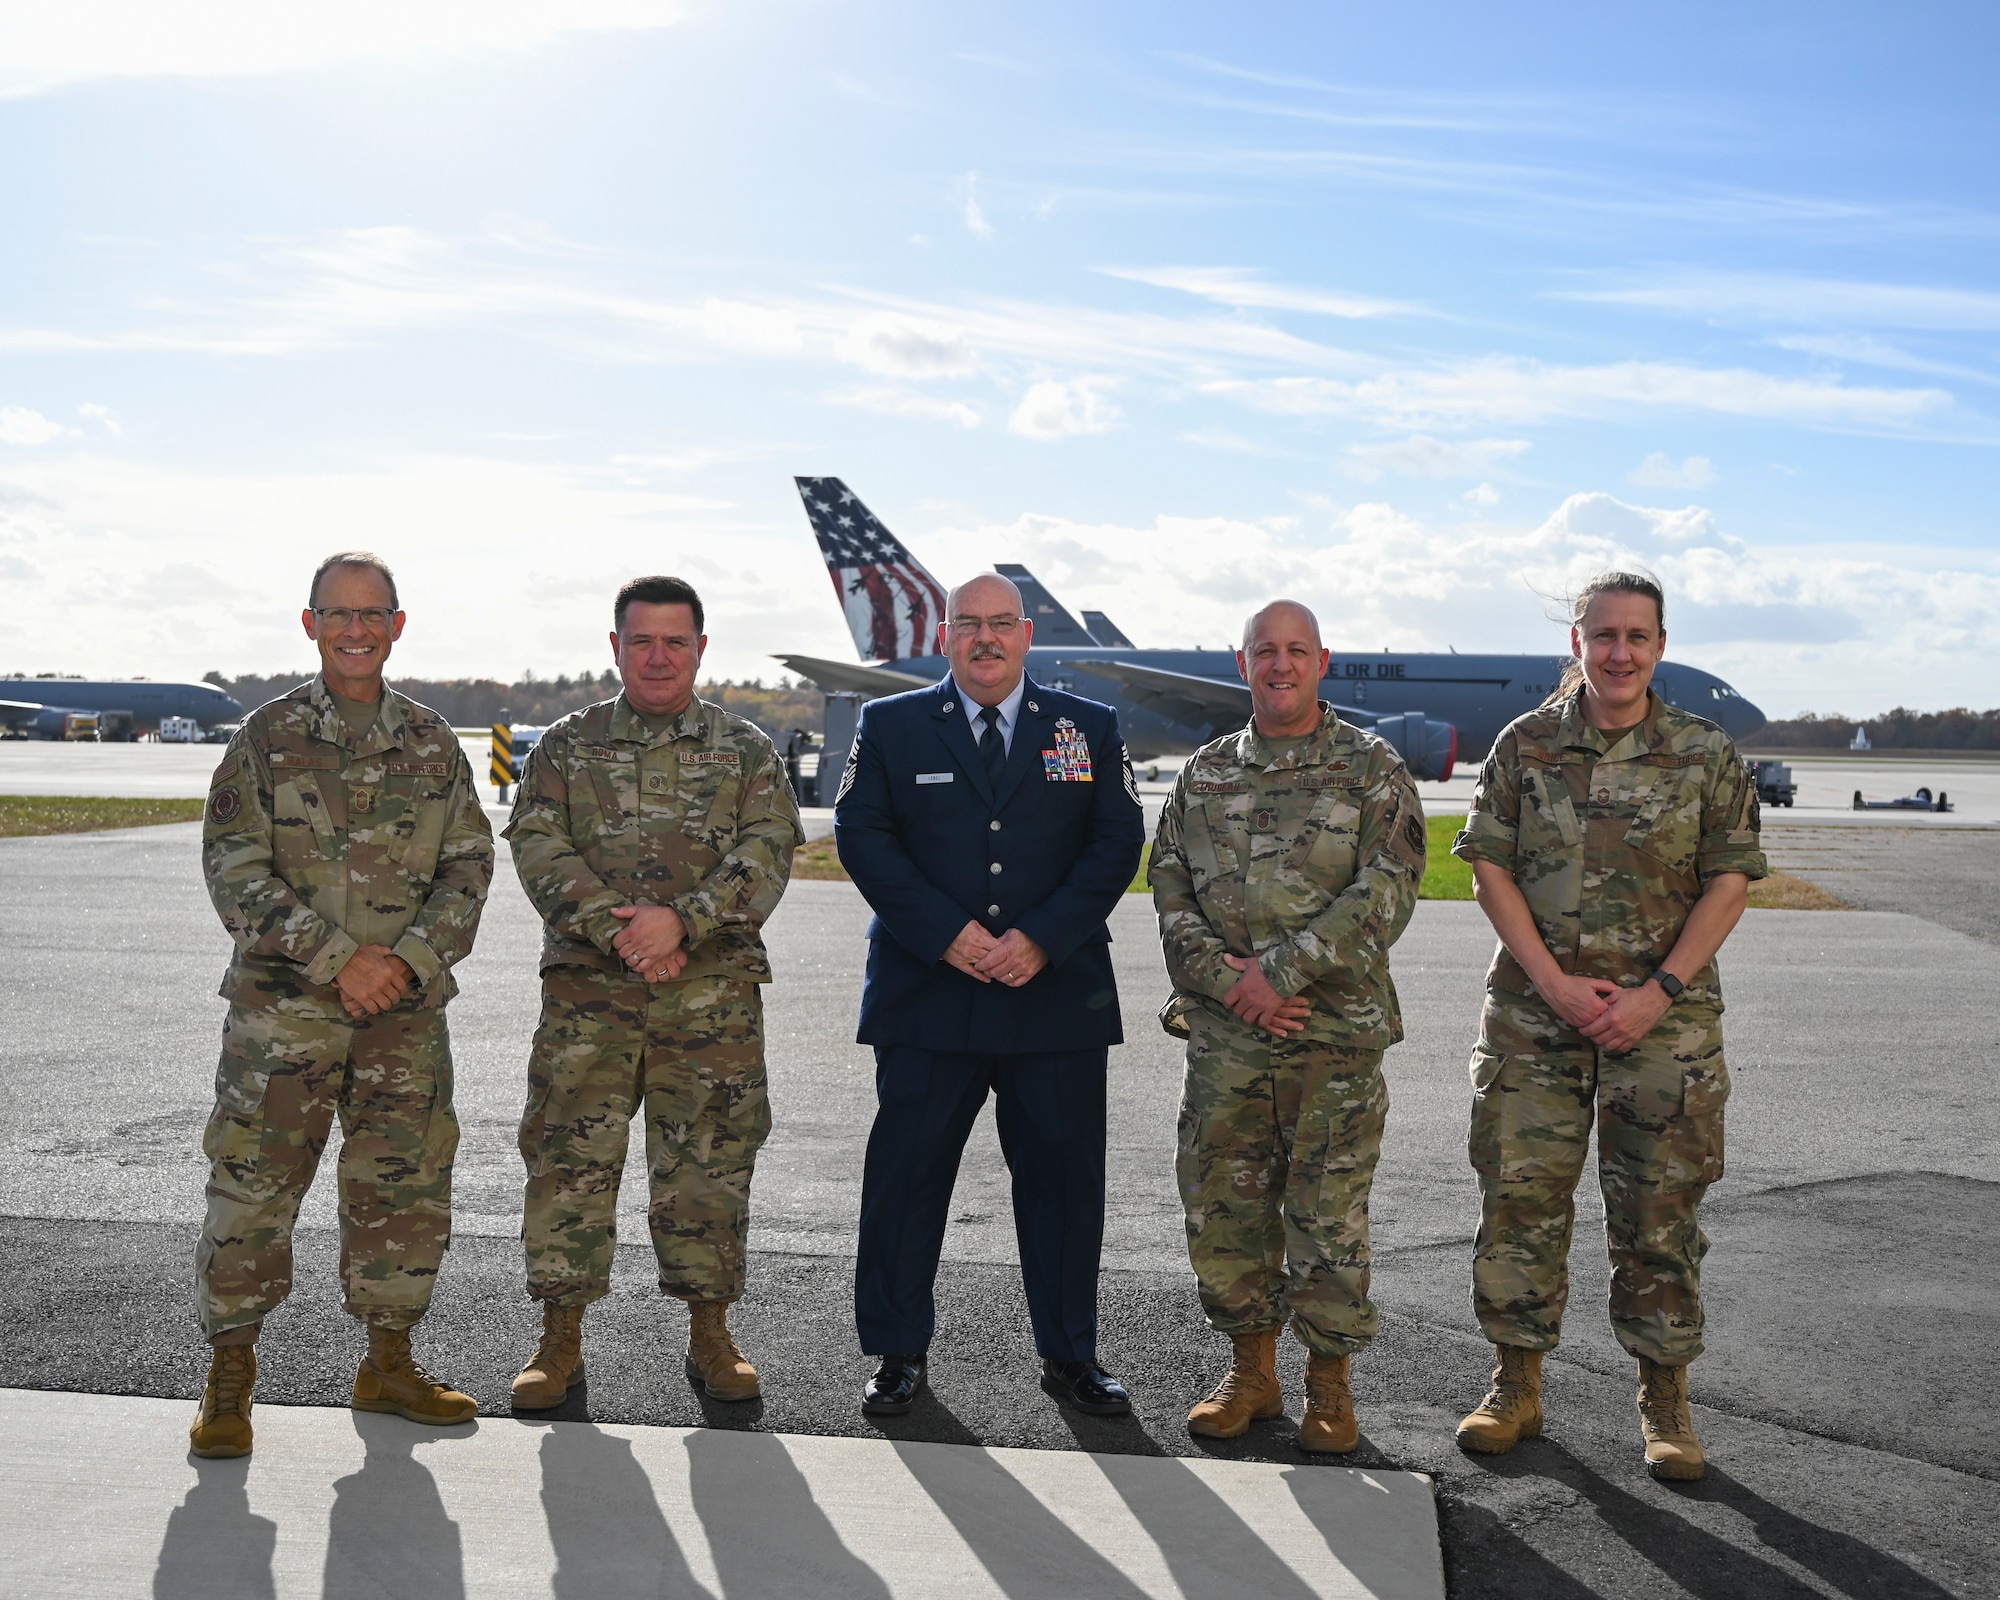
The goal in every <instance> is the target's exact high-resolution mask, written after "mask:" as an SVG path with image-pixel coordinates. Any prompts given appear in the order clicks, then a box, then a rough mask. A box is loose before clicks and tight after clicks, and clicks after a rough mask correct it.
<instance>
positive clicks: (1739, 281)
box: [1553, 273, 2000, 333]
mask: <svg viewBox="0 0 2000 1600" xmlns="http://www.w3.org/2000/svg"><path fill="white" fill-rule="evenodd" d="M1553 297H1554V298H1556V299H1563V300H1582V301H1588V302H1591V303H1594V304H1598V305H1615V306H1632V307H1635V308H1637V309H1639V310H1645V311H1664V312H1670V313H1673V314H1675V315H1680V316H1691V317H1713V318H1726V319H1746V320H1755V321H1762V322H1779V323H1788V324H1791V325H1792V326H1794V327H1797V326H1799V325H1801V324H1809V323H1822V324H1835V325H1841V326H1846V327H1861V328H1911V329H1929V330H1936V331H1941V332H1980V333H1993V332H2000V294H1995V293H1992V292H1990V291H1988V290H1983V289H1960V288H1950V287H1944V286H1938V285H1930V284H1911V283H1868V282H1863V281H1858V280H1841V279H1834V278H1813V277H1803V276H1790V275H1777V274H1771V275H1756V274H1721V273H1716V274H1699V275H1694V276H1689V277H1683V278H1675V279H1671V280H1667V281H1663V282H1659V283H1651V284H1636V285H1632V286H1630V287H1627V288H1622V289H1564V290H1557V291H1554V292H1553Z"/></svg>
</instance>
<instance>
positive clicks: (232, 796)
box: [208, 784, 243, 824]
mask: <svg viewBox="0 0 2000 1600" xmlns="http://www.w3.org/2000/svg"><path fill="white" fill-rule="evenodd" d="M242 809H243V794H242V791H241V790H239V789H238V788H237V787H236V786H235V785H234V784H230V785H229V786H228V787H226V788H222V789H217V790H216V791H215V793H214V794H212V795H210V796H209V797H208V820H209V821H210V822H214V823H218V824H221V823H229V822H233V821H235V820H236V814H237V813H238V812H239V811H241V810H242Z"/></svg>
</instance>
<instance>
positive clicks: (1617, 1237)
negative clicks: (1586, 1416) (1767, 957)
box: [1452, 690, 1768, 1476]
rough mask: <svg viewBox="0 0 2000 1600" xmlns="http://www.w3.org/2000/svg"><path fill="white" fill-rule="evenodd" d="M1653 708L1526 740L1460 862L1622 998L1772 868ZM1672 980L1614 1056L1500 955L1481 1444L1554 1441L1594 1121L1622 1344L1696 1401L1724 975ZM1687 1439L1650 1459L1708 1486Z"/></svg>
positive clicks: (1753, 830)
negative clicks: (1494, 1359)
mask: <svg viewBox="0 0 2000 1600" xmlns="http://www.w3.org/2000/svg"><path fill="white" fill-rule="evenodd" d="M1647 696H1648V698H1647V710H1646V714H1645V718H1644V720H1643V721H1642V722H1640V723H1638V724H1636V725H1635V726H1631V727H1628V728H1625V729H1623V730H1622V731H1615V730H1614V731H1608V732H1607V731H1603V730H1600V729H1598V728H1596V727H1593V726H1592V725H1591V724H1590V722H1589V721H1588V720H1586V718H1585V715H1584V707H1583V691H1581V690H1579V691H1577V692H1575V693H1572V694H1569V695H1566V696H1563V697H1560V698H1558V699H1556V700H1553V701H1551V702H1550V703H1549V704H1547V705H1544V706H1542V707H1541V708H1539V709H1538V710H1535V711H1533V712H1530V713H1529V714H1528V715H1526V716H1524V717H1521V718H1519V719H1517V720H1516V721H1515V722H1513V723H1512V724H1510V725H1509V726H1508V727H1507V728H1506V729H1505V730H1504V731H1503V732H1502V733H1501V735H1500V737H1499V739H1498V740H1497V741H1496V742H1495V744H1494V747H1493V751H1492V753H1491V754H1490V755H1489V756H1488V757H1487V759H1486V762H1485V764H1484V766H1483V767H1482V768H1481V770H1480V774H1479V783H1478V788H1477V790H1476V791H1475V793H1474V797H1473V802H1472V810H1471V815H1470V816H1468V817H1467V819H1466V826H1465V831H1464V832H1462V833H1461V834H1459V836H1458V838H1457V840H1456V841H1455V843H1454V844H1453V846H1452V850H1453V853H1454V854H1455V855H1458V856H1459V857H1461V858H1463V859H1465V860H1467V861H1471V862H1473V863H1475V864H1477V863H1489V864H1491V866H1493V867H1497V868H1499V869H1501V870H1502V871H1504V872H1506V873H1508V874H1511V876H1512V881H1513V883H1514V884H1515V885H1517V886H1518V888H1519V890H1520V892H1521V895H1522V896H1523V897H1524V898H1525V900H1526V902H1527V906H1528V909H1529V911H1530V912H1531V913H1532V914H1533V918H1534V928H1535V932H1536V933H1537V934H1539V936H1540V938H1541V940H1542V942H1543V943H1544V944H1545V945H1546V947H1547V950H1548V953H1549V954H1550V955H1551V956H1553V957H1554V960H1555V963H1556V965H1557V966H1558V967H1559V968H1560V970H1561V972H1562V973H1564V974H1568V975H1570V976H1573V977H1581V978H1587V979H1595V980H1599V982H1600V987H1601V988H1602V989H1603V991H1604V992H1605V993H1606V994H1607V995H1615V994H1617V993H1618V992H1619V991H1629V990H1633V989H1637V988H1639V987H1641V986H1643V985H1645V984H1647V982H1648V981H1649V980H1650V979H1653V978H1654V976H1655V975H1656V974H1658V973H1660V972H1661V971H1662V970H1663V967H1664V965H1665V964H1666V963H1667V962H1668V960H1669V956H1670V953H1671V952H1673V951H1674V950H1675V947H1676V945H1677V944H1678V943H1679V941H1680V940H1681V937H1682V933H1683V930H1684V929H1685V928H1686V926H1687V923H1688V919H1689V916H1690V913H1691V912H1692V911H1693V910H1694V908H1695V906H1696V904H1697V903H1698V902H1699V901H1700V900H1701V898H1702V896H1703V894H1704V892H1705V890H1706V889H1707V888H1708V886H1709V885H1711V884H1712V883H1714V882H1715V880H1716V879H1717V878H1718V876H1720V875H1723V874H1740V875H1741V876H1742V879H1743V880H1744V882H1746V883H1747V882H1748V881H1749V880H1751V879H1756V878H1761V877H1763V876H1765V874H1766V872H1767V870H1768V869H1767V867H1766V865H1765V860H1764V856H1763V852H1762V850H1761V849H1760V848H1759V840H1758V830H1759V819H1758V810H1757V791H1756V787H1755V785H1754V784H1753V783H1752V781H1751V779H1750V776H1749V773H1748V770H1747V769H1746V768H1745V766H1744V764H1743V762H1742V760H1741V759H1740V758H1739V757H1738V756H1737V754H1736V750H1735V747H1734V745H1733V744H1732V743H1731V742H1730V739H1729V737H1728V735H1727V734H1725V733H1724V732H1723V731H1722V730H1721V729H1720V728H1718V727H1716V726H1715V725H1714V724H1712V723H1709V722H1706V721H1703V720H1702V719H1701V718H1699V717H1696V716H1693V715H1691V714H1690V713H1688V712H1685V711H1680V710H1677V709H1676V708H1674V707H1672V706H1669V705H1667V704H1666V703H1665V702H1664V701H1662V700H1661V699H1660V697H1659V696H1658V695H1657V694H1656V693H1653V692H1652V691H1650V690H1648V691H1647ZM1739 904H1740V901H1739ZM1724 931H1725V932H1726V928H1725V930H1724ZM1718 942H1719V940H1718ZM1682 964H1683V965H1689V964H1691V963H1690V962H1689V961H1687V960H1686V958H1683V961H1682ZM1668 976H1669V977H1672V974H1669V975H1668ZM1673 981H1674V983H1677V984H1678V985H1680V987H1679V992H1678V994H1673V995H1672V998H1671V1001H1670V1003H1668V1001H1667V996H1668V995H1669V994H1672V990H1671V987H1670V986H1669V985H1668V984H1667V983H1664V982H1663V983H1662V984H1661V985H1660V987H1661V990H1662V995H1661V1003H1662V1004H1663V1005H1664V1007H1665V1010H1664V1015H1663V1016H1662V1017H1661V1018H1660V1020H1659V1021H1658V1022H1657V1023H1655V1024H1654V1025H1653V1026H1652V1027H1651V1030H1650V1031H1649V1032H1647V1033H1646V1034H1645V1035H1644V1036H1643V1037H1642V1038H1640V1039H1639V1040H1638V1041H1637V1042H1636V1044H1634V1045H1633V1046H1632V1047H1631V1048H1627V1049H1607V1048H1604V1047H1602V1046H1601V1045H1599V1044H1598V1043H1596V1042H1594V1041H1593V1040H1592V1039H1591V1038H1589V1037H1586V1036H1585V1035H1584V1033H1582V1032H1581V1031H1579V1030H1578V1028H1576V1027H1574V1026H1572V1025H1571V1024H1570V1023H1569V1022H1566V1021H1565V1020H1564V1019H1563V1018H1562V1016H1560V1015H1559V1014H1558V1013H1557V1011H1556V1010H1555V1009H1554V1007H1553V1006H1552V1005H1551V1003H1550V1002H1549V1001H1548V1000H1547V999H1546V998H1545V997H1543V996H1542V995H1541V994H1539V993H1538V992H1537V990H1536V987H1535V984H1534V983H1533V982H1532V981H1531V980H1530V978H1529V976H1528V974H1527V972H1526V971H1525V970H1524V968H1523V966H1522V964H1521V962H1520V960H1518V959H1517V958H1516V956H1515V955H1514V954H1513V953H1512V952H1511V951H1510V950H1509V949H1508V948H1507V945H1506V944H1504V943H1503V944H1502V945H1501V946H1500V947H1499V948H1498V950H1497V951H1496V952H1495V954H1494V957H1493V963H1492V966H1491V968H1490V969H1489V970H1488V972H1487V976H1486V987H1487V997H1486V1005H1485V1010H1484V1013H1483V1015H1482V1017H1481V1019H1480V1031H1479V1043H1478V1044H1477V1046H1475V1048H1474V1050H1473V1054H1472V1066H1471V1073H1472V1087H1473V1091H1474V1100H1473V1109H1472V1130H1471V1137H1470V1154H1471V1159H1472V1165H1473V1167H1474V1169H1475V1170H1476V1171H1477V1173H1478V1175H1479V1185H1480V1195H1481V1214H1480V1227H1479V1237H1478V1241H1477V1244H1476V1246H1475V1253H1474V1258H1473V1275H1472V1281H1473V1287H1472V1297H1473V1305H1474V1309H1475V1311H1476V1313H1477V1315H1478V1318H1479V1325H1480V1327H1481V1328H1482V1329H1483V1330H1484V1331H1485V1333H1486V1336H1487V1337H1488V1338H1489V1339H1490V1340H1491V1341H1492V1342H1493V1344H1494V1345H1495V1346H1496V1352H1497V1356H1498V1360H1499V1365H1500V1368H1501V1371H1500V1372H1498V1373H1496V1379H1495V1391H1494V1394H1493V1395H1490V1396H1489V1402H1490V1404H1489V1405H1488V1406H1486V1407H1485V1408H1483V1409H1484V1410H1485V1411H1487V1412H1490V1413H1491V1414H1490V1415H1484V1416H1482V1413H1481V1412H1475V1413H1474V1414H1473V1416H1472V1417H1469V1418H1468V1419H1467V1421H1466V1424H1465V1425H1464V1426H1463V1427H1462V1428H1461V1432H1460V1440H1461V1443H1463V1444H1465V1445H1466V1446H1467V1447H1468V1448H1472V1449H1477V1450H1486V1451H1493V1450H1494V1448H1495V1446H1497V1447H1498V1448H1499V1449H1501V1450H1504V1449H1506V1448H1511V1446H1512V1443H1513V1441H1514V1438H1515V1437H1532V1436H1533V1434H1534V1433H1535V1432H1538V1431H1539V1429H1540V1405H1539V1370H1540V1360H1541V1356H1542V1354H1543V1353H1545V1352H1547V1351H1549V1350H1552V1349H1554V1348H1555V1345H1556V1342H1557V1339H1558V1337H1559V1335H1560V1332H1561V1326H1562V1314H1563V1309H1564V1305H1565V1303H1566V1301H1567V1299H1568V1294H1569V1274H1568V1257H1569V1246H1570V1233H1571V1227H1572V1224H1573V1222H1574V1220H1575V1212H1576V1208H1575V1201H1574V1194H1575V1190H1576V1185H1577V1182H1578V1180H1579V1179H1580V1178H1581V1176H1582V1173H1583V1165H1584V1159H1585V1155H1586V1152H1587V1150H1588V1148H1589V1144H1590V1134H1591V1129H1592V1126H1593V1125H1595V1127H1596V1130H1597V1137H1598V1176H1599V1182H1600V1184H1601V1186H1602V1189H1603V1194H1604V1210H1605V1232H1606V1241H1607V1244H1608V1246H1609V1250H1610V1256H1611V1268H1612V1272H1611V1288H1610V1302H1611V1303H1610V1311H1611V1325H1612V1330H1613V1332H1614V1333H1615V1334H1616V1336H1617V1338H1618V1341H1619V1343H1620V1344H1621V1345H1623V1346H1624V1347H1625V1349H1626V1350H1627V1351H1629V1352H1630V1353H1631V1354H1632V1355H1633V1356H1634V1357H1636V1358H1639V1360H1640V1361H1641V1364H1642V1370H1643V1371H1644V1372H1647V1373H1650V1372H1653V1371H1654V1370H1655V1369H1659V1372H1660V1374H1661V1377H1660V1381H1661V1382H1662V1383H1667V1384H1673V1383H1678V1384H1679V1385H1680V1389H1681V1393H1682V1395H1683V1396H1684V1394H1685V1374H1684V1369H1685V1367H1686V1365H1687V1364H1688V1363H1689V1362H1691V1361H1692V1360H1694V1358H1695V1357H1696V1356H1698V1355H1700V1354H1701V1350H1702V1307H1701V1292H1700V1288H1701V1259H1702V1257H1703V1256H1704V1255H1705V1254H1706V1253H1707V1250H1708V1240H1707V1237H1706V1236H1705V1235H1704V1234H1703V1233H1702V1231H1701V1229H1700V1228H1699V1226H1698V1225H1697V1223H1696V1220H1695V1213H1696V1208H1697V1207H1698V1206H1699V1204H1700V1201H1701V1197H1702V1195H1703V1193H1704V1192H1705V1191H1706V1190H1707V1188H1708V1186H1709V1185H1710V1184H1711V1183H1713V1182H1715V1180H1716V1179H1718V1178H1720V1177H1721V1176H1722V1167H1723V1104H1724V1102H1725V1101H1726V1100H1727V1099H1728V1096H1729V1070H1728V1067H1727V1066H1726V1065H1725V1064H1724V1060H1723V1051H1722V1024H1721V1018H1722V1009H1723V1007H1722V989H1721V981H1720V978H1719V976H1718V974H1717V971H1716V966H1715V962H1714V961H1713V959H1709V960H1707V961H1705V962H1704V963H1702V964H1701V965H1700V966H1699V968H1698V969H1697V970H1695V971H1692V972H1689V973H1687V974H1686V975H1685V976H1684V977H1680V978H1675V979H1674V980H1673ZM1613 986H1616V987H1615V988H1613ZM1516 1368H1519V1369H1521V1370H1520V1371H1518V1372H1517V1371H1515V1370H1514V1369H1516ZM1529 1368H1532V1369H1533V1370H1532V1372H1530V1371H1528V1369H1529ZM1530 1379H1532V1387H1533V1389H1534V1396H1533V1398H1534V1402H1535V1403H1534V1405H1533V1408H1532V1416H1531V1417H1529V1418H1528V1422H1527V1426H1526V1427H1525V1428H1524V1427H1521V1426H1519V1424H1520V1422H1521V1420H1522V1419H1521V1418H1520V1417H1517V1416H1515V1415H1514V1414H1513V1413H1514V1411H1517V1410H1521V1411H1524V1414H1525V1401H1524V1399H1523V1395H1525V1392H1526V1389H1527V1387H1528V1386H1529V1383H1530ZM1510 1385H1511V1386H1512V1388H1514V1389H1520V1390H1522V1391H1523V1394H1522V1395H1516V1394H1513V1393H1511V1391H1510ZM1643 1409H1644V1408H1643V1405H1642V1410H1643ZM1683 1409H1684V1407H1683ZM1649 1438H1650V1435H1649ZM1687 1444H1688V1446H1689V1447H1690V1448H1688V1449H1685V1450H1683V1451H1682V1452H1681V1456H1684V1457H1685V1459H1684V1460H1679V1458H1677V1457H1676V1458H1672V1459H1669V1457H1670V1454H1671V1453H1669V1452H1663V1451H1654V1452H1649V1463H1650V1464H1651V1465H1652V1466H1653V1467H1654V1469H1655V1473H1656V1475H1657V1476H1699V1475H1700V1472H1699V1466H1700V1462H1699V1456H1698V1447H1694V1444H1693V1438H1692V1431H1691V1427H1690V1429H1689V1432H1688V1440H1687ZM1653 1456H1658V1457H1660V1459H1658V1460H1652V1459H1650V1458H1651V1457H1653ZM1675 1460H1679V1465H1680V1466H1681V1467H1685V1468H1686V1469H1688V1470H1685V1471H1683V1470H1674V1469H1673V1468H1674V1461H1675Z"/></svg>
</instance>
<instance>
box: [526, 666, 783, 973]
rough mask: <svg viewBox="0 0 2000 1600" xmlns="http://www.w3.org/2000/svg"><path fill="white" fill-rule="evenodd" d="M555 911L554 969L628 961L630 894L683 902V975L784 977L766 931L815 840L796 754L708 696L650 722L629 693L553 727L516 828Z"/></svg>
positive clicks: (531, 873) (536, 894)
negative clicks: (795, 788) (620, 947)
mask: <svg viewBox="0 0 2000 1600" xmlns="http://www.w3.org/2000/svg"><path fill="white" fill-rule="evenodd" d="M502 836H503V837H504V838H505V839H506V840H507V841H508V842H509V843H510V844H511V845H512V846H513V848H514V867H515V870H516V871H517V872H519V873H520V876H521V884H522V887H523V888H525V889H526V890H527V891H528V898H529V899H530V900H532V901H533V902H534V905H535V909H536V910H537V911H539V912H540V913H541V914H542V923H543V936H542V970H543V971H544V972H546V971H548V970H549V968H551V967H559V966H566V965H574V966H585V967H595V968H597V969H598V970H599V971H603V972H624V971H625V970H627V969H626V966H625V963H624V962H623V961H622V960H620V959H619V956H618V954H617V952H616V951H615V950H614V949H613V948H612V943H611V941H612V940H613V939H615V938H617V936H618V934H619V931H620V930H621V929H623V928H624V926H625V923H624V922H622V921H621V920H620V919H619V918H617V917H614V916H612V914H611V912H612V909H613V908H614V907H617V906H629V905H653V906H671V907H673V909H674V910H675V911H677V912H678V913H680V918H681V921H682V922H683V923H684V924H685V925H686V927H687V950H688V964H687V966H686V967H685V968H684V969H682V972H681V975H680V979H679V981H681V982H687V981H689V980H690V979H694V978H700V977H714V976H718V975H726V976H733V977H737V978H748V979H750V980H752V981H754V982H757V983H768V982H770V980H771V961H770V957H769V956H767V955H766V954H765V952H764V941H763V939H762V937H761V935H760V931H759V930H761V929H762V927H763V925H764V921H765V919H766V918H767V917H769V916H770V915H771V913H772V912H773V911H775V910H776V909H777V906H778V900H779V898H780V897H781V896H782V895H783V894H784V892H785V885H786V884H787V883H788V882H789V881H790V879H791V874H792V852H793V850H795V849H796V848H797V847H798V846H799V845H801V844H803V843H804V842H805V833H804V831H803V830H802V829H801V828H800V827H799V808H798V803H797V802H796V801H795V800H794V799H793V798H792V789H791V785H790V783H789V782H787V781H786V778H785V769H784V764H783V762H782V761H781V760H780V758H779V756H778V752H777V750H776V749H775V748H774V747H773V746H772V744H771V741H770V740H769V739H768V738H766V737H765V736H764V733H763V731H762V730H761V729H759V728H758V727H757V725H756V724H755V723H752V722H747V721H745V720H744V719H743V718H742V717H738V716H733V715H731V714H730V713H729V712H727V711H725V710H723V709H722V707H721V706H718V705H711V704H710V703H709V702H708V701H706V700H695V701H694V702H692V703H691V704H690V705H689V706H688V707H687V709H686V710H684V711H682V712H681V713H680V714H679V715H678V716H674V717H668V718H663V719H656V720H655V721H654V722H652V723H651V724H650V725H649V723H648V721H647V720H646V719H644V718H642V717H641V716H640V715H639V714H638V713H637V712H635V711H634V710H633V709H632V707H631V705H630V704H629V703H628V702H627V701H626V699H625V696H624V695H623V694H622V693H621V694H620V695H619V696H618V697H617V698H616V699H614V700H605V701H601V702H600V703H598V704H597V705H594V706H587V707H585V708H584V709H583V710H582V711H575V712H572V713H571V714H570V715H569V716H566V717H564V718H563V719H562V721H560V722H558V723H557V724H556V725H555V726H554V727H552V728H550V729H549V731H548V732H547V733H546V734H544V735H543V736H542V741H541V743H540V744H538V745H536V746H535V748H534V750H533V752H532V753H531V754H530V755H529V757H528V765H527V770H526V771H524V772H523V773H522V774H521V787H520V791H519V793H517V794H516V795H515V797H514V815H513V817H512V818H511V819H510V820H509V821H508V823H507V826H506V827H505V828H504V829H503V830H502Z"/></svg>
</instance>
